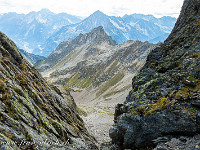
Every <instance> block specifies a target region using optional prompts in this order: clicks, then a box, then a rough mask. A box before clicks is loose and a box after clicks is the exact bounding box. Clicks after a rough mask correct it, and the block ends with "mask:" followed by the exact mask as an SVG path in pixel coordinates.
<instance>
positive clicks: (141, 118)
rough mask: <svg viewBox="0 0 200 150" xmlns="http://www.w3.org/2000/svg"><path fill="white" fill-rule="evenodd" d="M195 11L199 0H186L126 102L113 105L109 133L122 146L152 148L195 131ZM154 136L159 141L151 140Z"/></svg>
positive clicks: (198, 26) (198, 85)
mask: <svg viewBox="0 0 200 150" xmlns="http://www.w3.org/2000/svg"><path fill="white" fill-rule="evenodd" d="M199 12H200V0H185V1H184V5H183V7H182V11H181V15H180V17H179V19H178V21H177V23H176V25H175V27H174V29H173V31H172V33H171V34H170V36H169V37H168V39H167V40H166V41H165V42H164V43H163V44H161V45H160V47H157V48H156V49H154V50H153V51H152V52H151V53H150V54H149V56H148V58H147V61H146V64H145V65H144V67H143V69H142V70H141V72H140V74H139V75H138V76H136V77H134V78H133V82H132V85H133V90H132V91H130V93H129V95H128V97H127V99H126V101H125V102H124V104H119V105H117V107H116V111H115V120H114V122H115V124H114V125H113V127H112V128H111V129H110V137H111V138H112V142H113V143H114V144H117V145H118V146H120V147H121V148H122V149H126V148H130V149H136V148H145V147H155V146H156V145H158V146H159V144H160V143H161V145H162V143H165V142H167V141H168V142H169V143H170V141H171V140H173V139H174V138H177V140H180V137H181V136H187V137H188V138H192V137H193V136H195V135H197V134H199V132H200V107H199V106H200V105H199V100H200V69H199V68H200V13H199ZM158 138H159V139H161V140H160V141H159V140H157V142H154V141H155V140H156V139H158ZM163 139H164V142H163ZM171 143H173V142H171ZM177 143H178V144H181V142H177ZM199 146H200V143H197V145H196V146H194V145H193V146H191V147H190V148H193V149H198V148H199ZM177 147H179V146H177ZM180 147H181V146H180ZM197 147H198V148H197ZM188 148H189V146H188ZM157 149H159V148H158V147H157ZM184 149H187V145H186V146H185V147H184Z"/></svg>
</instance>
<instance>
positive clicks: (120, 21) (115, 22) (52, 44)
mask: <svg viewBox="0 0 200 150" xmlns="http://www.w3.org/2000/svg"><path fill="white" fill-rule="evenodd" d="M175 22H176V19H175V18H172V17H162V18H155V17H154V16H152V15H142V14H132V15H125V16H123V17H115V16H107V15H106V14H104V13H103V12H101V11H96V12H94V13H93V14H92V15H90V16H89V17H87V18H86V19H84V20H83V21H81V22H80V23H77V24H72V25H68V26H64V27H62V28H61V29H60V30H59V31H58V32H56V33H55V34H54V35H52V36H51V37H50V38H49V39H48V40H47V41H46V43H45V44H44V45H43V46H44V49H45V50H49V51H52V50H54V48H56V46H57V45H58V44H57V43H60V42H62V41H65V40H68V39H69V38H75V37H76V36H78V35H79V34H80V33H88V32H90V31H91V30H92V29H93V28H96V27H98V26H103V28H104V30H105V32H106V33H107V34H108V35H109V36H111V37H112V38H113V39H114V40H115V41H116V42H117V43H118V44H121V43H123V42H125V41H128V40H140V41H152V42H154V43H158V42H159V41H161V42H163V41H164V40H165V39H166V38H167V36H168V35H169V33H170V32H171V30H172V28H173V27H174V24H175Z"/></svg>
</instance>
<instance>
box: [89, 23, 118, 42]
mask: <svg viewBox="0 0 200 150" xmlns="http://www.w3.org/2000/svg"><path fill="white" fill-rule="evenodd" d="M85 36H86V37H87V39H88V40H89V41H90V42H94V43H95V44H100V43H101V42H108V43H109V44H110V45H117V42H116V41H114V40H113V39H112V38H111V37H110V36H108V35H107V33H106V32H105V31H104V28H103V26H99V27H97V28H94V29H93V30H92V31H91V32H90V33H88V34H86V35H85Z"/></svg>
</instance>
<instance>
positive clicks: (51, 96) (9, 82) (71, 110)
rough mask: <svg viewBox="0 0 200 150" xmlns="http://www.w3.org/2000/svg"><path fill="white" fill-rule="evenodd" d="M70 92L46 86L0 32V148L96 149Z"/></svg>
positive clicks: (13, 45)
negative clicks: (62, 92)
mask: <svg viewBox="0 0 200 150" xmlns="http://www.w3.org/2000/svg"><path fill="white" fill-rule="evenodd" d="M96 148H97V147H96V145H95V139H94V138H93V137H91V136H90V135H89V134H88V132H87V130H86V128H85V126H84V122H83V121H82V119H81V118H80V117H79V115H78V114H77V113H76V108H75V105H73V99H72V97H71V96H70V94H69V93H65V94H61V92H60V91H59V90H58V88H56V87H55V86H53V85H49V84H48V83H47V82H46V81H45V80H44V79H43V78H42V76H41V75H40V74H39V72H38V71H37V70H36V69H35V68H34V67H32V66H31V65H30V64H29V63H28V62H27V61H26V60H24V59H23V57H22V55H21V54H20V53H19V51H18V50H17V48H16V45H15V44H14V43H13V42H12V41H11V40H10V39H9V38H8V37H7V36H6V35H4V34H3V33H2V32H0V149H73V150H74V149H96Z"/></svg>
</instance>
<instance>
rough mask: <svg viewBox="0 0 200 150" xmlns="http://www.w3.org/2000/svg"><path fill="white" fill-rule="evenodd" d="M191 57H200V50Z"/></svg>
mask: <svg viewBox="0 0 200 150" xmlns="http://www.w3.org/2000/svg"><path fill="white" fill-rule="evenodd" d="M189 57H190V58H200V52H198V53H194V54H192V55H190V56H189Z"/></svg>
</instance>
